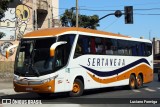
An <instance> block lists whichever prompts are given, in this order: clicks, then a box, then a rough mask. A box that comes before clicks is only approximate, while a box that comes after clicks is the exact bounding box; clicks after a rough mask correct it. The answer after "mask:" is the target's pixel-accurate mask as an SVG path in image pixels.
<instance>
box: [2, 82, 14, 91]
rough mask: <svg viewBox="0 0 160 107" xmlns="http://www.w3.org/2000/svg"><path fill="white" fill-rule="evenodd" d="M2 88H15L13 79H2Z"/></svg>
mask: <svg viewBox="0 0 160 107" xmlns="http://www.w3.org/2000/svg"><path fill="white" fill-rule="evenodd" d="M2 89H13V82H12V81H0V90H2Z"/></svg>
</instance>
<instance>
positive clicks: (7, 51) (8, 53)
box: [6, 44, 18, 59]
mask: <svg viewBox="0 0 160 107" xmlns="http://www.w3.org/2000/svg"><path fill="white" fill-rule="evenodd" d="M17 46H18V45H17V44H15V45H12V46H10V47H8V48H7V50H6V58H7V59H8V57H9V56H10V50H11V49H13V48H16V47H17Z"/></svg>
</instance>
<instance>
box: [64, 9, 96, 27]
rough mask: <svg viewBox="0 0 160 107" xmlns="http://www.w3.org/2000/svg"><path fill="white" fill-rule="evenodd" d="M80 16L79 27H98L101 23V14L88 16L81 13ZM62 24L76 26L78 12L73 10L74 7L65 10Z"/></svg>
mask: <svg viewBox="0 0 160 107" xmlns="http://www.w3.org/2000/svg"><path fill="white" fill-rule="evenodd" d="M78 18H79V22H78V23H79V27H83V28H90V29H96V28H97V27H98V26H99V24H98V22H99V20H98V19H99V16H98V15H93V16H87V15H80V14H79V16H78ZM61 22H62V26H66V27H75V26H76V13H75V12H74V11H73V8H71V9H67V10H65V12H64V14H63V16H62V17H61Z"/></svg>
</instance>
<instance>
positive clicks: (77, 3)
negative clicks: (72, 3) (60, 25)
mask: <svg viewBox="0 0 160 107" xmlns="http://www.w3.org/2000/svg"><path fill="white" fill-rule="evenodd" d="M76 27H78V0H76Z"/></svg>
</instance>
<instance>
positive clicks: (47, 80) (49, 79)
mask: <svg viewBox="0 0 160 107" xmlns="http://www.w3.org/2000/svg"><path fill="white" fill-rule="evenodd" d="M57 77H58V75H56V76H53V77H50V78H47V79H44V80H42V83H46V82H49V81H52V80H54V79H55V78H57Z"/></svg>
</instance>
